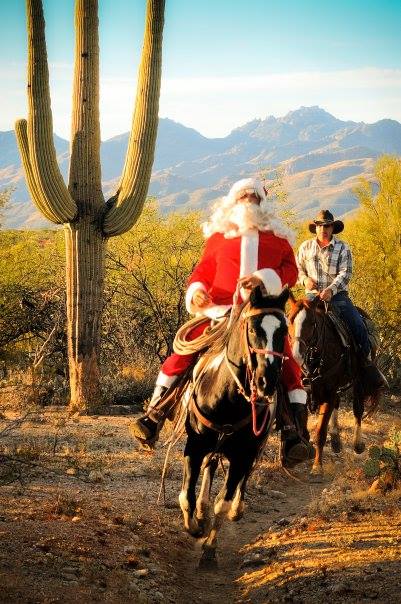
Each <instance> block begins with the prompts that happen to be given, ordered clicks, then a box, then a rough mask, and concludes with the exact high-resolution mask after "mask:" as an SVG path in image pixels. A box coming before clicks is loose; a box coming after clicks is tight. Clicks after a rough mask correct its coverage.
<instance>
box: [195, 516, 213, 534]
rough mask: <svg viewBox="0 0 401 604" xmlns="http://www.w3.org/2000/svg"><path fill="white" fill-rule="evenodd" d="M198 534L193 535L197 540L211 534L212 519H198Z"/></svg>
mask: <svg viewBox="0 0 401 604" xmlns="http://www.w3.org/2000/svg"><path fill="white" fill-rule="evenodd" d="M197 520H198V534H197V535H193V536H194V537H196V538H197V539H199V538H200V537H204V536H205V535H207V534H208V533H209V528H210V519H209V518H198V519H197Z"/></svg>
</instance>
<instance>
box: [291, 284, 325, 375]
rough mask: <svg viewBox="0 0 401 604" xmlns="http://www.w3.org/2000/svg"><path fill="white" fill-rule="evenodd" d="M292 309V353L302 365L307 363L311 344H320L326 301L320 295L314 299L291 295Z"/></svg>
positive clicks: (314, 345)
mask: <svg viewBox="0 0 401 604" xmlns="http://www.w3.org/2000/svg"><path fill="white" fill-rule="evenodd" d="M290 305H291V310H290V314H289V317H288V331H289V334H290V340H291V348H292V354H293V355H294V358H295V360H296V361H297V363H298V364H299V365H300V366H305V365H306V362H307V361H306V355H307V352H308V350H309V349H310V348H311V346H313V347H316V346H317V345H318V340H319V333H320V325H321V321H322V320H323V319H324V315H325V305H324V302H322V301H321V300H320V298H319V297H317V296H316V297H315V298H314V299H313V300H309V299H308V298H301V299H300V300H295V298H294V297H293V295H292V294H291V295H290Z"/></svg>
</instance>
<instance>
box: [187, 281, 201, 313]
mask: <svg viewBox="0 0 401 604" xmlns="http://www.w3.org/2000/svg"><path fill="white" fill-rule="evenodd" d="M198 289H201V290H203V291H204V292H205V291H206V287H205V286H204V284H203V283H202V282H201V281H195V282H194V283H191V285H190V286H189V287H188V289H187V293H186V294H185V308H186V309H187V311H188V312H189V313H191V314H194V309H193V306H192V296H193V295H194V293H195V292H196V290H198Z"/></svg>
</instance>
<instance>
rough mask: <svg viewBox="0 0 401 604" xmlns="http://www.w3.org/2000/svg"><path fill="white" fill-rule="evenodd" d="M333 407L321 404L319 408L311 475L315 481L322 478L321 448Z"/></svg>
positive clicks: (324, 442)
mask: <svg viewBox="0 0 401 604" xmlns="http://www.w3.org/2000/svg"><path fill="white" fill-rule="evenodd" d="M333 407H334V405H333V404H332V403H323V404H321V405H320V406H319V419H318V422H317V426H316V437H315V449H316V453H315V459H314V462H313V466H312V470H311V475H312V476H314V477H316V479H319V478H322V477H323V464H322V458H323V447H324V445H325V444H326V439H327V429H328V426H329V421H330V417H331V414H332V412H333Z"/></svg>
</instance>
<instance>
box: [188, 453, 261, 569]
mask: <svg viewBox="0 0 401 604" xmlns="http://www.w3.org/2000/svg"><path fill="white" fill-rule="evenodd" d="M245 457H246V452H245V451H242V452H241V458H240V457H239V456H238V457H236V458H235V460H234V459H231V460H230V462H229V468H228V471H227V474H226V480H225V482H224V485H223V487H222V489H221V491H220V492H219V494H218V495H217V497H216V500H215V503H214V519H213V523H212V527H211V529H210V533H209V535H208V537H207V539H206V540H205V542H204V543H203V546H202V556H201V559H200V561H199V566H200V568H208V569H210V568H216V567H217V561H216V548H217V536H218V533H219V531H220V529H221V527H222V525H223V522H224V518H225V517H226V516H227V515H228V514H229V513H230V512H231V509H232V506H233V498H234V495H236V494H237V489H238V487H239V485H240V483H241V482H246V478H247V477H248V476H249V472H250V470H251V467H252V463H249V461H248V462H246V461H245V459H244V458H245ZM244 488H245V485H244ZM242 508H243V501H242V500H241V494H240V495H239V500H238V503H237V513H238V514H240V513H241V511H242ZM234 510H235V508H234ZM238 519H239V517H238Z"/></svg>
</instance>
